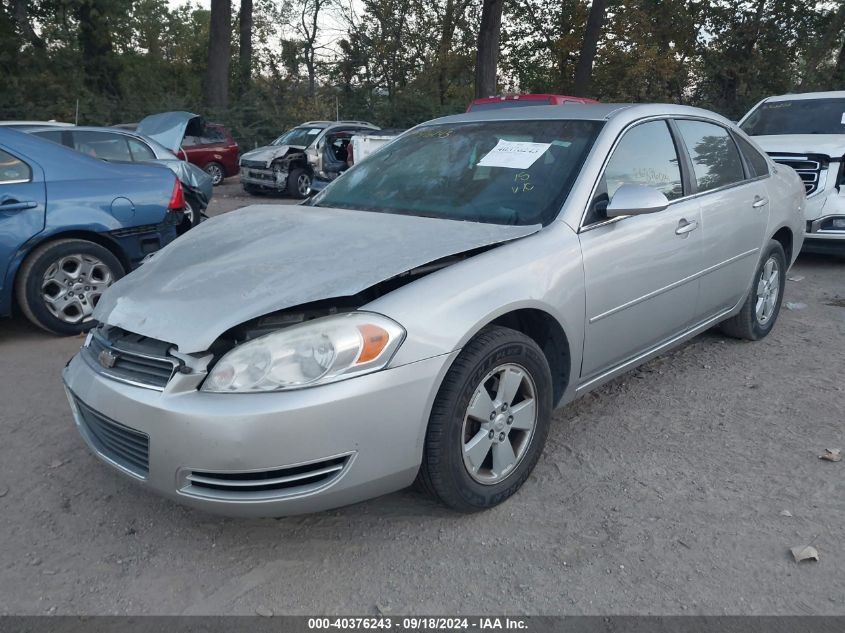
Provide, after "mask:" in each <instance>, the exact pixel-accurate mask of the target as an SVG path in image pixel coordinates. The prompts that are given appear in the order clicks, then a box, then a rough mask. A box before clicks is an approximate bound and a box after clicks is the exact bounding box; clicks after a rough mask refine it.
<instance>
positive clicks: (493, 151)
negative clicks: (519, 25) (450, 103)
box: [312, 120, 602, 225]
mask: <svg viewBox="0 0 845 633" xmlns="http://www.w3.org/2000/svg"><path fill="white" fill-rule="evenodd" d="M601 126H602V124H601V122H599V121H561V120H553V121H535V120H529V121H495V122H492V121H483V122H477V123H454V124H447V125H426V126H423V127H420V128H417V129H415V130H412V131H411V132H408V133H406V134H405V135H404V136H401V137H399V138H398V139H396V140H395V141H393V142H391V143H390V144H388V145H385V146H384V147H383V148H382V149H380V150H379V151H377V152H376V153H375V154H373V155H372V156H370V157H368V158H367V159H365V160H363V161H362V162H360V163H357V164H356V165H355V167H353V168H352V169H351V170H350V171H349V172H347V174H346V175H345V176H343V177H342V178H340V179H338V180H337V181H335V183H334V184H332V185H331V186H330V187H328V188H326V189H324V190H323V191H322V192H321V193H319V194H317V195H316V196H315V197H314V199H313V201H312V204H314V205H316V206H321V207H339V208H344V209H359V210H363V211H378V212H382V213H401V214H405V215H420V216H427V217H437V218H444V219H449V220H469V221H474V222H488V223H492V224H515V225H530V224H548V223H549V222H551V221H552V220H553V219H554V218H555V217H556V216H557V214H558V212H559V211H560V208H561V206H562V204H563V201H564V200H565V199H566V196H567V195H568V193H569V190H570V188H571V187H572V184H573V183H574V182H575V179H576V178H577V177H578V173H579V172H580V171H581V166H582V164H583V162H584V157H585V156H586V154H587V152H588V151H589V149H590V147H592V145H593V142H594V141H595V138H596V135H597V134H598V132H599V130H600V129H601Z"/></svg>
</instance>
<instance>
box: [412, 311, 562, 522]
mask: <svg viewBox="0 0 845 633" xmlns="http://www.w3.org/2000/svg"><path fill="white" fill-rule="evenodd" d="M551 410H552V379H551V372H550V370H549V365H548V362H547V361H546V358H545V356H544V355H543V352H542V351H541V350H540V348H539V347H538V346H537V344H536V343H535V342H534V341H533V340H531V339H530V338H528V337H527V336H525V335H524V334H522V333H520V332H517V331H515V330H511V329H509V328H503V327H490V328H487V329H485V330H483V331H482V332H481V333H479V334H478V335H477V336H476V337H475V338H474V339H472V340H471V341H470V342H469V343H468V344H467V345H466V346H465V347H464V349H463V350H462V351H461V353H460V355H459V356H458V357H457V359H455V362H454V364H453V365H452V367H451V369H450V370H449V372H448V373H447V374H446V377H445V378H444V379H443V384H442V385H441V387H440V391H439V392H438V394H437V398H436V399H435V402H434V406H433V407H432V412H431V418H430V419H429V424H428V429H427V432H426V438H425V448H424V453H423V461H422V465H421V467H420V472H419V475H418V478H417V479H418V483H419V484H421V486H422V488H423V489H424V490H426V491H427V492H429V493H430V494H432V495H433V496H435V497H436V498H438V499H439V500H440V501H442V502H443V503H445V504H446V505H447V506H449V507H451V508H453V509H455V510H459V511H461V512H476V511H479V510H484V509H487V508H492V507H493V506H496V505H498V504H500V503H502V502H503V501H504V500H505V499H507V498H508V497H510V496H511V495H513V494H514V493H515V492H516V491H517V490H519V488H520V487H521V486H522V484H523V483H525V480H526V479H527V478H528V476H529V475H530V474H531V471H532V470H533V469H534V466H535V465H536V463H537V460H538V459H539V458H540V454H541V453H542V451H543V446H544V445H545V443H546V436H547V435H548V432H549V424H550V420H551Z"/></svg>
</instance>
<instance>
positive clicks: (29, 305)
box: [16, 239, 125, 336]
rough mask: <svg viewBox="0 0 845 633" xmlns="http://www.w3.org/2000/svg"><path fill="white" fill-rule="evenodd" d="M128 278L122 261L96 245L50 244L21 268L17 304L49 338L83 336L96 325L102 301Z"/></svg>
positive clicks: (69, 241) (84, 242)
mask: <svg viewBox="0 0 845 633" xmlns="http://www.w3.org/2000/svg"><path fill="white" fill-rule="evenodd" d="M124 272H125V271H124V269H123V266H122V265H121V263H120V261H119V260H118V259H117V257H115V256H114V255H113V254H112V253H111V251H109V250H108V249H106V248H104V247H102V246H100V245H99V244H96V243H94V242H89V241H87V240H78V239H63V240H56V241H55V242H48V243H46V244H42V245H41V246H39V247H38V248H36V249H35V250H34V251H33V252H32V253H30V254H29V256H28V257H27V258H26V260H25V261H24V263H23V265H22V266H21V269H20V272H19V273H18V280H17V285H16V291H17V299H18V304H19V305H20V307H21V310H22V311H23V313H24V314H25V315H26V317H27V318H28V319H29V320H30V321H32V322H33V323H34V324H35V325H37V326H38V327H40V328H43V329H45V330H47V331H48V332H52V333H54V334H59V335H65V336H70V335H74V334H79V333H81V332H84V331H86V330H88V329H90V328H91V326H93V325H94V320H93V313H94V308H95V307H96V305H97V302H98V301H99V300H100V296H101V295H102V294H103V292H105V290H106V288H108V287H109V286H111V285H112V284H113V283H114V282H115V281H117V280H118V279H120V278H121V277H123V275H124Z"/></svg>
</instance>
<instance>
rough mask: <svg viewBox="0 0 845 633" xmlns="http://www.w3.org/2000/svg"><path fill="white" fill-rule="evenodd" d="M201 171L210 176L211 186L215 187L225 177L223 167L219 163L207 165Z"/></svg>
mask: <svg viewBox="0 0 845 633" xmlns="http://www.w3.org/2000/svg"><path fill="white" fill-rule="evenodd" d="M203 169H204V170H205V173H207V174H208V175H209V176H211V184H212V185H214V186H215V187H216V186H217V185H219V184H220V183H221V182H223V179H224V178H225V177H226V170H225V169H223V165H221V164H220V163H215V162H211V163H208V164H207V165H206V166H205V167H203Z"/></svg>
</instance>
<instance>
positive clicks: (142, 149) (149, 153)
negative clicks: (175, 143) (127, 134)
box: [127, 138, 155, 160]
mask: <svg viewBox="0 0 845 633" xmlns="http://www.w3.org/2000/svg"><path fill="white" fill-rule="evenodd" d="M127 141H128V143H129V151H130V152H132V159H133V160H153V159H154V158H155V154H153V150H151V149H150V148H149V147H148V146H147V144H146V143H142V142H141V141H139V140H138V139H135V138H130V139H127Z"/></svg>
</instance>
